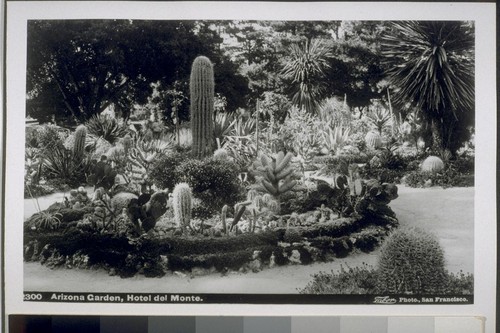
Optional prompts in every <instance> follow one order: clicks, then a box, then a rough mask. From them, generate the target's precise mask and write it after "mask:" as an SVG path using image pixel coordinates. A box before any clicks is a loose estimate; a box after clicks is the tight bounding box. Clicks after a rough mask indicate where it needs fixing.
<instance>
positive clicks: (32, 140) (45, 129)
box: [26, 124, 67, 150]
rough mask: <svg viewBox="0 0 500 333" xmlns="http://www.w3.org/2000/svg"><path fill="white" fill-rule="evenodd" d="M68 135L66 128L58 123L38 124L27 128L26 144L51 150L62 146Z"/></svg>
mask: <svg viewBox="0 0 500 333" xmlns="http://www.w3.org/2000/svg"><path fill="white" fill-rule="evenodd" d="M66 137H67V133H66V132H65V130H63V129H62V128H60V127H58V126H56V125H52V124H44V125H38V126H34V127H31V128H27V129H26V146H28V147H32V148H39V149H42V150H51V149H54V148H58V147H62V146H63V142H64V140H65V139H66Z"/></svg>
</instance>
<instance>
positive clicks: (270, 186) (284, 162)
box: [253, 151, 297, 203]
mask: <svg viewBox="0 0 500 333" xmlns="http://www.w3.org/2000/svg"><path fill="white" fill-rule="evenodd" d="M292 157H293V154H292V153H287V154H286V155H285V154H284V153H283V152H282V151H281V152H279V153H278V154H276V155H274V156H271V157H268V156H266V155H264V154H261V155H260V157H259V158H258V159H257V160H256V161H255V162H254V164H253V167H254V170H255V173H256V177H257V187H256V189H257V190H258V191H261V192H266V193H269V194H271V195H272V196H273V197H274V198H276V200H277V201H278V203H279V201H280V197H281V195H282V194H283V193H285V192H288V191H290V190H291V189H293V187H294V186H295V185H296V184H297V181H296V180H295V179H294V177H295V170H294V167H293V165H292V164H291V160H292Z"/></svg>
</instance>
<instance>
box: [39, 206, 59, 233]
mask: <svg viewBox="0 0 500 333" xmlns="http://www.w3.org/2000/svg"><path fill="white" fill-rule="evenodd" d="M61 217H62V214H61V213H52V212H47V211H41V212H38V213H36V214H35V215H34V216H33V218H32V223H33V226H34V227H35V228H36V229H41V230H56V229H59V227H60V226H61Z"/></svg>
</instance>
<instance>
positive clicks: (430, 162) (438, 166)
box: [421, 156, 444, 173]
mask: <svg viewBox="0 0 500 333" xmlns="http://www.w3.org/2000/svg"><path fill="white" fill-rule="evenodd" d="M421 169H422V171H424V172H432V173H436V172H440V171H443V169H444V162H443V160H441V159H440V158H439V157H437V156H429V157H427V158H426V159H425V160H424V161H423V162H422V166H421Z"/></svg>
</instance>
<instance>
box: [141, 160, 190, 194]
mask: <svg viewBox="0 0 500 333" xmlns="http://www.w3.org/2000/svg"><path fill="white" fill-rule="evenodd" d="M184 159H185V158H184V157H183V156H182V155H181V154H180V153H177V152H172V153H170V154H165V155H160V156H158V158H156V159H155V160H154V162H153V164H152V166H151V170H150V172H149V176H150V177H151V180H152V182H153V184H154V185H155V186H156V187H157V188H159V189H169V190H170V191H173V189H174V187H175V185H176V184H177V183H178V182H179V175H178V174H177V167H178V166H179V165H180V164H181V163H182V161H183V160H184Z"/></svg>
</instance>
